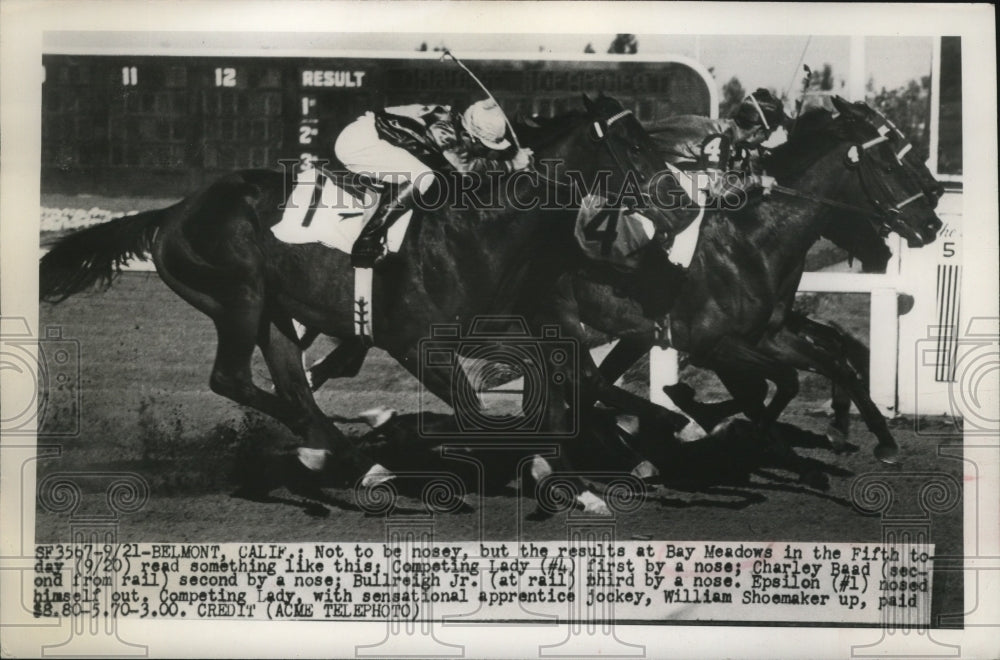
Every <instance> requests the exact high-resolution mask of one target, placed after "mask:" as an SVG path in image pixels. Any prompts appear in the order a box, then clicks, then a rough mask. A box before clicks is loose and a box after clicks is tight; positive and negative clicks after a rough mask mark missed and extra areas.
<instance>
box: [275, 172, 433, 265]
mask: <svg viewBox="0 0 1000 660" xmlns="http://www.w3.org/2000/svg"><path fill="white" fill-rule="evenodd" d="M384 190H385V184H383V183H382V182H381V181H377V180H375V179H373V178H371V177H367V176H364V175H360V174H354V173H350V172H329V171H327V170H324V169H322V168H311V169H308V170H305V171H303V172H300V173H299V175H298V176H297V177H296V180H295V185H294V187H293V188H292V192H291V194H290V195H289V197H288V200H287V202H286V203H285V208H284V213H283V214H282V216H281V221H280V222H279V223H278V224H276V225H274V226H273V227H271V233H273V234H274V236H275V238H277V239H278V240H279V241H281V242H283V243H290V244H293V245H301V244H305V243H319V244H321V245H325V246H326V247H329V248H332V249H335V250H339V251H341V252H345V253H347V254H350V252H351V247H352V246H353V245H354V241H355V240H356V239H357V237H358V236H359V235H360V234H361V229H362V228H363V227H364V226H365V224H366V223H367V221H368V219H369V218H370V217H371V216H372V214H374V213H375V211H376V209H377V208H378V204H379V196H380V195H381V194H382V193H383V192H384ZM412 216H413V212H412V211H408V212H407V213H406V214H404V215H403V217H401V218H400V219H399V220H398V221H397V222H396V223H395V224H394V225H393V226H392V227H390V228H389V231H388V233H387V235H386V245H387V248H388V250H389V251H390V252H396V251H398V250H399V246H400V244H401V243H402V242H403V236H405V234H406V229H407V227H408V226H409V222H410V218H411V217H412Z"/></svg>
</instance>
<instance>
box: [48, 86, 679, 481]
mask: <svg viewBox="0 0 1000 660" xmlns="http://www.w3.org/2000/svg"><path fill="white" fill-rule="evenodd" d="M584 100H585V104H586V106H587V109H586V112H577V113H572V114H569V115H566V116H564V117H562V118H561V121H560V122H559V125H560V127H561V128H560V130H559V132H558V135H556V136H555V137H554V139H553V140H551V141H550V142H549V143H548V144H547V145H545V147H544V149H542V150H536V156H538V157H543V158H551V159H554V160H557V161H560V162H562V163H564V164H565V168H566V169H569V168H573V169H575V170H576V171H578V172H579V173H581V174H582V175H583V176H584V177H585V178H587V179H592V178H596V177H597V176H598V174H599V173H602V172H603V173H610V175H611V176H610V177H608V179H607V180H608V181H609V185H610V186H611V187H614V188H617V189H619V190H622V189H625V188H627V187H628V183H629V180H631V182H632V183H633V184H634V183H638V184H639V185H640V186H648V185H649V182H650V181H652V180H655V178H656V177H655V175H656V173H657V172H658V171H659V170H660V168H661V161H660V159H659V157H658V155H657V153H656V152H655V151H654V150H653V149H652V148H651V146H650V142H649V138H648V135H647V134H646V133H645V131H644V130H643V129H642V127H641V125H640V124H639V122H638V121H636V120H635V118H634V117H633V116H632V115H631V113H629V112H627V111H625V110H624V108H623V107H622V106H621V104H620V103H618V102H617V101H615V100H613V99H611V98H608V97H604V96H603V95H602V96H600V97H598V98H597V99H596V100H594V101H591V100H589V99H587V98H586V97H584ZM521 174H524V173H521ZM564 174H565V173H564V172H557V176H563V175H564ZM290 177H291V174H290V173H282V172H278V171H270V170H245V171H239V172H234V173H232V174H229V175H228V176H225V177H223V178H221V179H220V180H218V181H216V182H214V183H212V184H211V185H209V186H207V187H205V188H204V189H202V190H200V191H198V192H196V193H194V194H193V195H191V196H189V197H187V198H186V199H184V200H183V201H181V202H179V203H177V204H175V205H174V206H171V207H169V208H165V209H162V210H157V211H150V212H146V213H140V214H138V215H133V216H128V217H124V218H119V219H116V220H112V221H110V222H108V223H105V224H102V225H99V226H96V227H92V228H88V229H84V230H82V231H79V232H76V233H74V234H71V235H69V236H67V237H65V238H63V239H61V240H60V241H58V242H57V243H56V244H55V246H54V247H53V248H52V249H51V251H49V252H48V253H47V254H46V255H45V256H44V257H43V258H42V260H41V264H40V269H41V270H40V292H41V298H42V299H43V300H49V301H59V300H62V299H65V298H66V297H67V296H69V295H72V294H74V293H77V292H79V291H83V290H85V289H87V288H88V287H90V286H92V285H94V284H95V283H99V282H102V281H103V282H104V283H107V284H110V282H111V279H112V278H113V276H114V274H115V272H116V269H117V268H119V267H120V265H121V264H122V262H124V261H127V260H128V259H129V258H132V257H137V256H140V255H145V254H150V255H152V258H153V261H154V263H155V265H156V269H157V272H158V273H159V275H160V277H161V278H162V279H163V281H164V282H165V283H166V284H167V286H169V287H170V288H171V289H173V290H174V291H175V292H176V293H177V294H178V295H179V296H180V297H181V298H183V299H184V300H185V301H187V302H188V303H190V304H191V305H193V306H194V307H196V308H197V309H199V310H200V311H202V312H204V313H205V314H206V315H208V316H209V318H211V319H212V321H213V322H214V324H215V327H216V330H217V333H218V348H217V353H216V358H215V364H214V366H213V368H212V372H211V377H210V385H211V388H212V390H213V391H214V392H216V393H218V394H221V395H223V396H225V397H228V398H230V399H232V400H233V401H236V402H237V403H240V404H243V405H246V406H250V407H252V408H255V409H257V410H260V411H262V412H264V413H266V414H268V415H270V416H272V417H274V418H275V419H277V420H279V421H281V422H282V423H284V424H285V425H286V426H288V428H290V429H291V430H292V431H293V432H295V433H296V434H297V435H299V436H300V437H301V438H302V442H303V447H302V448H301V449H300V459H302V461H303V463H305V464H306V465H307V467H310V468H313V469H315V470H319V469H325V470H326V471H327V472H328V473H329V474H330V475H331V477H336V478H338V479H340V480H341V481H342V482H343V483H351V482H353V481H355V480H356V479H358V477H359V476H361V475H364V474H366V471H367V474H368V475H369V477H371V479H370V480H369V481H373V480H374V481H378V480H381V479H384V478H387V477H389V473H388V471H387V470H385V468H381V466H374V467H373V462H372V461H371V460H370V459H367V458H366V457H364V456H362V455H361V454H360V453H359V451H358V450H357V449H356V448H355V446H353V445H352V443H350V442H348V441H347V439H346V438H345V436H344V435H343V433H342V432H341V431H340V430H338V429H337V427H336V426H335V425H334V424H333V423H332V422H331V420H330V418H328V417H327V415H326V414H324V413H323V411H321V410H320V408H319V407H318V406H317V405H316V402H315V401H314V399H313V395H312V391H311V389H310V384H309V382H308V380H307V377H306V374H305V372H304V370H303V365H302V342H301V341H300V339H299V337H298V335H297V333H296V331H295V329H294V328H293V321H297V322H299V323H301V324H303V325H305V326H306V327H308V328H311V329H314V330H315V331H319V332H322V333H323V334H326V335H329V336H331V337H335V338H340V339H342V340H344V342H345V345H347V346H350V345H351V344H352V343H356V342H357V338H356V337H355V335H354V316H355V304H354V299H353V286H352V281H353V280H352V276H353V273H352V269H351V267H350V264H349V259H348V256H347V255H346V254H342V253H340V252H337V251H334V250H331V249H329V248H326V247H323V246H321V245H318V244H306V245H288V244H285V243H282V242H279V241H278V240H277V239H276V238H275V237H274V236H273V234H272V233H271V231H269V228H270V227H271V226H273V225H275V224H276V223H277V222H278V221H279V220H280V218H281V214H282V211H281V209H282V208H283V204H284V202H285V199H286V197H287V194H288V192H289V191H290V189H291V181H290ZM511 177H512V178H513V177H517V180H516V181H514V182H512V185H510V186H505V187H503V186H502V187H501V193H502V197H501V203H500V204H499V205H496V207H495V208H491V209H484V210H480V209H476V208H471V209H470V208H464V209H458V208H454V207H453V205H451V204H445V205H444V207H443V208H440V209H438V210H434V211H427V212H418V213H417V214H416V215H415V217H414V219H413V222H412V223H411V226H410V228H409V230H408V233H407V235H406V238H405V240H404V241H403V244H402V246H401V247H400V251H399V253H398V254H397V255H395V256H394V257H393V258H392V259H391V260H387V262H386V263H385V265H384V267H382V268H380V269H376V271H375V274H374V295H373V300H374V301H375V302H374V309H373V310H371V313H372V314H373V316H372V321H373V323H372V324H373V328H374V343H375V345H377V346H380V347H382V348H384V349H385V350H386V351H387V352H388V353H389V354H390V355H392V356H393V357H394V358H395V359H397V360H398V361H399V362H400V364H402V365H403V366H404V367H405V368H406V369H407V370H409V371H410V372H411V373H413V374H414V375H418V376H419V378H420V379H421V381H422V382H423V384H424V386H425V387H427V388H428V390H429V391H430V392H432V393H434V394H435V395H437V396H438V397H440V398H442V399H443V400H445V401H446V402H448V403H449V404H450V403H452V398H453V392H455V391H456V390H455V388H454V387H453V382H452V381H453V378H454V376H455V371H456V370H455V369H454V367H453V365H451V364H447V365H441V364H435V363H422V362H421V355H420V344H421V340H422V339H424V338H426V337H427V336H429V335H430V332H431V330H432V328H433V327H435V326H436V325H438V324H452V323H458V324H460V325H461V326H462V329H463V331H467V330H468V328H469V324H470V323H471V322H472V321H473V319H474V318H476V317H477V316H479V315H483V314H494V313H498V312H501V313H502V312H503V311H505V310H508V311H509V309H510V308H511V307H512V305H513V304H514V301H516V300H519V299H522V298H523V297H524V294H525V292H526V291H530V290H531V288H532V287H534V286H537V282H538V281H539V279H538V278H542V279H544V280H548V281H554V280H555V279H557V277H558V275H559V272H558V271H559V269H565V268H569V267H571V266H573V267H575V265H576V264H577V259H578V255H577V253H576V251H575V249H574V247H573V245H572V238H571V235H572V223H573V220H574V219H575V215H576V211H575V209H573V208H563V209H558V208H557V209H550V210H546V211H541V210H538V209H537V208H535V206H537V205H526V204H525V200H537V199H539V198H540V197H542V196H544V195H545V193H546V191H547V190H548V189H549V187H551V185H553V183H556V184H559V185H565V183H564V182H552V181H548V180H544V179H542V180H540V179H539V177H537V176H535V177H531V176H517V173H515V174H514V175H511ZM648 194H649V193H648V191H641V195H642V196H645V195H648ZM512 199H516V200H517V203H515V202H514V201H512ZM462 201H465V200H462ZM533 262H536V265H537V262H543V267H541V268H534V267H532V266H533ZM543 346H544V345H543ZM255 348H260V350H261V352H262V354H263V356H264V358H265V360H266V362H267V366H268V370H269V371H270V374H271V377H272V380H273V382H274V392H273V393H272V392H268V391H266V390H264V389H262V388H261V387H259V386H258V385H256V384H255V383H254V382H253V378H252V374H251V369H250V362H251V356H252V354H253V352H254V350H255ZM350 367H351V365H350V364H348V365H347V367H345V368H344V371H345V373H346V372H349V371H350ZM549 389H550V391H549V392H547V393H546V395H547V397H548V399H547V400H546V403H547V406H546V413H545V428H546V429H549V430H552V431H558V430H559V429H560V428H562V427H563V426H564V425H565V424H566V420H565V416H566V415H567V412H566V406H565V404H564V402H563V400H562V398H561V397H562V396H563V394H562V392H563V390H562V386H561V385H560V386H556V385H552V384H550V385H549ZM328 457H332V458H333V460H332V461H329V460H327V458H328ZM578 490H579V487H578Z"/></svg>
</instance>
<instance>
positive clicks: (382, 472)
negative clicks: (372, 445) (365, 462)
mask: <svg viewBox="0 0 1000 660" xmlns="http://www.w3.org/2000/svg"><path fill="white" fill-rule="evenodd" d="M395 478H396V475H395V474H393V473H392V472H391V471H390V470H389V469H388V468H385V467H383V466H381V465H379V464H378V463H376V464H375V465H373V466H371V469H369V470H368V472H366V473H365V476H363V477H362V478H361V487H362V488H372V487H374V486H378V485H380V484H384V483H385V482H387V481H391V480H393V479H395Z"/></svg>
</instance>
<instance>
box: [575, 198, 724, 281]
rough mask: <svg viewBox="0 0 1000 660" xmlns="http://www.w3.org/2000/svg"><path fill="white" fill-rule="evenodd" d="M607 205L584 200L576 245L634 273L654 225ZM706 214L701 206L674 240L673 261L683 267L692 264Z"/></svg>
mask: <svg viewBox="0 0 1000 660" xmlns="http://www.w3.org/2000/svg"><path fill="white" fill-rule="evenodd" d="M605 204H606V200H605V199H604V198H603V197H600V196H598V195H588V196H587V197H585V198H584V199H583V203H582V204H581V205H580V211H579V212H578V213H577V216H576V226H575V228H574V236H575V238H576V242H577V244H578V245H579V246H580V249H581V250H583V252H584V255H585V256H586V257H587V258H588V259H591V260H594V261H603V262H607V263H611V264H613V265H615V266H617V267H620V268H625V269H629V270H634V269H636V268H638V267H639V258H640V251H641V250H642V248H644V247H645V246H646V245H648V244H649V243H650V242H651V241H652V240H653V236H654V235H655V231H656V228H655V225H654V224H653V221H652V220H650V219H649V218H646V217H645V216H643V215H642V214H640V213H638V212H635V211H629V210H627V209H622V208H615V207H610V206H606V205H605ZM704 215H705V209H704V207H703V206H702V207H701V208H700V209H699V211H698V215H697V217H696V218H695V219H694V221H692V222H691V223H690V224H689V225H688V226H687V227H686V228H685V229H684V230H682V231H681V232H679V233H678V234H677V235H676V236H675V237H674V243H673V246H672V247H671V249H670V255H669V259H670V261H671V262H673V263H675V264H677V265H678V266H682V267H684V268H687V267H688V265H690V263H691V259H692V258H693V257H694V249H695V246H696V245H697V243H698V234H699V231H700V229H701V222H702V219H703V218H704Z"/></svg>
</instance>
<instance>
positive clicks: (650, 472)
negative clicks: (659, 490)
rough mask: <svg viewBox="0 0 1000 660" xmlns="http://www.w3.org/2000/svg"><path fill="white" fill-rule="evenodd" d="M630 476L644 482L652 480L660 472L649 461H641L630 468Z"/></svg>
mask: <svg viewBox="0 0 1000 660" xmlns="http://www.w3.org/2000/svg"><path fill="white" fill-rule="evenodd" d="M631 475H632V476H633V477H638V478H640V479H642V480H643V481H645V480H646V479H654V478H656V477H658V476H660V471H659V470H657V469H656V466H655V465H653V464H652V463H650V462H649V461H643V462H642V463H639V464H638V465H636V466H635V467H634V468H632V472H631Z"/></svg>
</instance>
